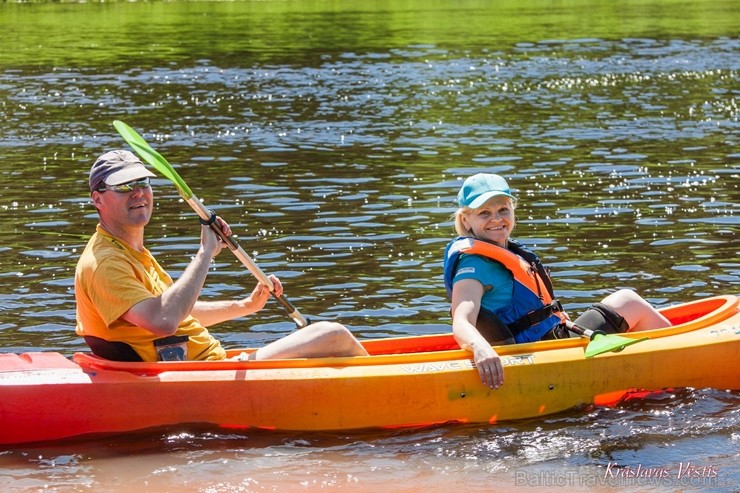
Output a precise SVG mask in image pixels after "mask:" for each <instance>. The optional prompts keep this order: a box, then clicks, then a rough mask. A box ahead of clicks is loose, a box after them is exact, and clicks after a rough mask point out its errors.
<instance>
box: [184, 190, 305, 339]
mask: <svg viewBox="0 0 740 493" xmlns="http://www.w3.org/2000/svg"><path fill="white" fill-rule="evenodd" d="M185 201H186V202H187V203H188V204H189V205H190V207H192V208H193V210H194V211H195V212H196V213H197V214H198V216H200V218H201V219H202V220H203V221H204V222H207V223H210V228H211V229H212V230H213V231H214V233H216V234H217V235H218V236H219V237H220V238H221V239H222V240H223V241H224V243H226V246H228V247H229V250H231V251H232V252H233V254H234V255H235V256H236V258H238V259H239V260H240V261H241V263H242V264H244V266H245V267H246V268H247V269H249V271H250V272H251V273H252V275H253V276H254V277H255V278H257V280H258V281H259V282H261V283H262V284H264V285H265V286H267V287H268V288H269V290H270V292H271V293H272V295H273V296H274V297H275V299H276V300H277V301H278V303H280V305H282V307H283V308H284V309H285V311H286V312H287V313H288V316H289V317H290V318H292V319H293V321H294V322H295V323H296V325H298V327H299V328H303V327H305V326H307V325H308V321H307V320H306V318H305V317H304V316H303V315H301V314H300V312H299V311H298V309H296V308H295V307H294V306H293V305H292V304H291V302H290V301H288V299H287V298H286V297H285V296H284V295H282V294H281V295H280V296H277V295H276V294H275V286H274V284H273V283H272V281H271V280H270V278H269V277H267V275H266V274H265V273H264V272H263V271H262V269H260V267H259V266H258V265H257V264H256V263H255V262H254V261H253V260H252V259H251V258H250V257H249V255H247V252H245V251H244V249H243V248H242V247H241V246H240V245H239V243H237V242H236V240H235V239H234V238H233V237H232V236H226V235H225V234H224V232H223V230H222V229H221V226H220V225H219V223H218V222H213V221H211V219H212V212H211V211H210V210H208V209H207V208H206V206H205V205H203V202H202V201H201V200H200V199H199V198H198V197H196V196H195V195H192V196H191V197H190V198H187V199H185Z"/></svg>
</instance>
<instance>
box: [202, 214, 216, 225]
mask: <svg viewBox="0 0 740 493" xmlns="http://www.w3.org/2000/svg"><path fill="white" fill-rule="evenodd" d="M208 212H210V213H211V217H209V218H208V219H203V218H202V217H198V220H199V221H200V223H201V224H202V225H203V226H210V225H211V224H213V223H215V222H216V213H215V212H213V211H211V210H209V211H208Z"/></svg>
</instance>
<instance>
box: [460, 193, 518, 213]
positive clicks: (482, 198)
mask: <svg viewBox="0 0 740 493" xmlns="http://www.w3.org/2000/svg"><path fill="white" fill-rule="evenodd" d="M498 196H504V197H509V198H510V199H511V200H514V201H516V197H514V196H513V195H511V194H510V193H506V192H501V191H499V190H496V191H493V192H486V193H484V194H481V195H479V196H478V197H476V198H475V200H473V201H472V202H471V203H470V204H469V205H468V207H469V208H471V209H477V208H478V207H481V206H482V205H484V204H485V203H486V202H488V201H489V200H491V199H492V198H493V197H498Z"/></svg>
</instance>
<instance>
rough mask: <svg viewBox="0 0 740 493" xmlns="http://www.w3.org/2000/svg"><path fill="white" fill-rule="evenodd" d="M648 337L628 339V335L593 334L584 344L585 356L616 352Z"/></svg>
mask: <svg viewBox="0 0 740 493" xmlns="http://www.w3.org/2000/svg"><path fill="white" fill-rule="evenodd" d="M646 339H650V338H649V337H642V338H640V339H630V338H629V337H622V336H618V335H613V334H610V335H605V334H595V335H594V338H593V339H591V342H589V343H588V346H586V354H585V356H586V358H593V357H594V356H596V355H597V354H602V353H610V352H614V353H618V352H619V351H621V350H622V349H624V348H625V347H627V346H629V345H631V344H637V343H638V342H641V341H644V340H646Z"/></svg>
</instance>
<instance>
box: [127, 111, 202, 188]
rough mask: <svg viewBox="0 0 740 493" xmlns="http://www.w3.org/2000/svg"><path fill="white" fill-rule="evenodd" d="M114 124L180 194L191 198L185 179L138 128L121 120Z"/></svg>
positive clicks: (140, 154) (145, 159) (128, 142)
mask: <svg viewBox="0 0 740 493" xmlns="http://www.w3.org/2000/svg"><path fill="white" fill-rule="evenodd" d="M113 126H114V127H115V128H116V130H117V131H118V133H119V134H121V137H123V140H125V141H126V143H127V144H128V145H130V146H131V148H132V149H133V150H134V151H136V153H137V154H138V155H139V156H140V157H141V158H142V159H143V160H144V161H146V162H147V163H149V164H151V165H152V166H153V167H154V169H156V170H157V171H159V172H160V173H161V174H163V175H164V176H165V177H167V178H168V179H169V180H170V181H171V182H172V183H174V184H175V186H176V187H177V191H178V192H179V193H180V196H182V198H184V199H185V200H189V199H190V198H191V197H192V196H193V192H192V191H191V190H190V187H188V185H187V183H185V180H183V179H182V178H181V177H180V175H179V174H177V171H175V169H174V168H173V167H172V165H170V163H168V162H167V160H166V159H165V158H164V157H163V156H162V155H161V154H160V153H158V152H157V151H155V150H154V149H152V147H151V146H150V145H149V144H148V143H147V141H146V140H144V138H143V137H142V136H141V135H139V134H138V133H136V130H134V129H133V128H131V127H129V126H128V125H126V124H125V123H123V122H122V121H120V120H116V121H114V122H113Z"/></svg>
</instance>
